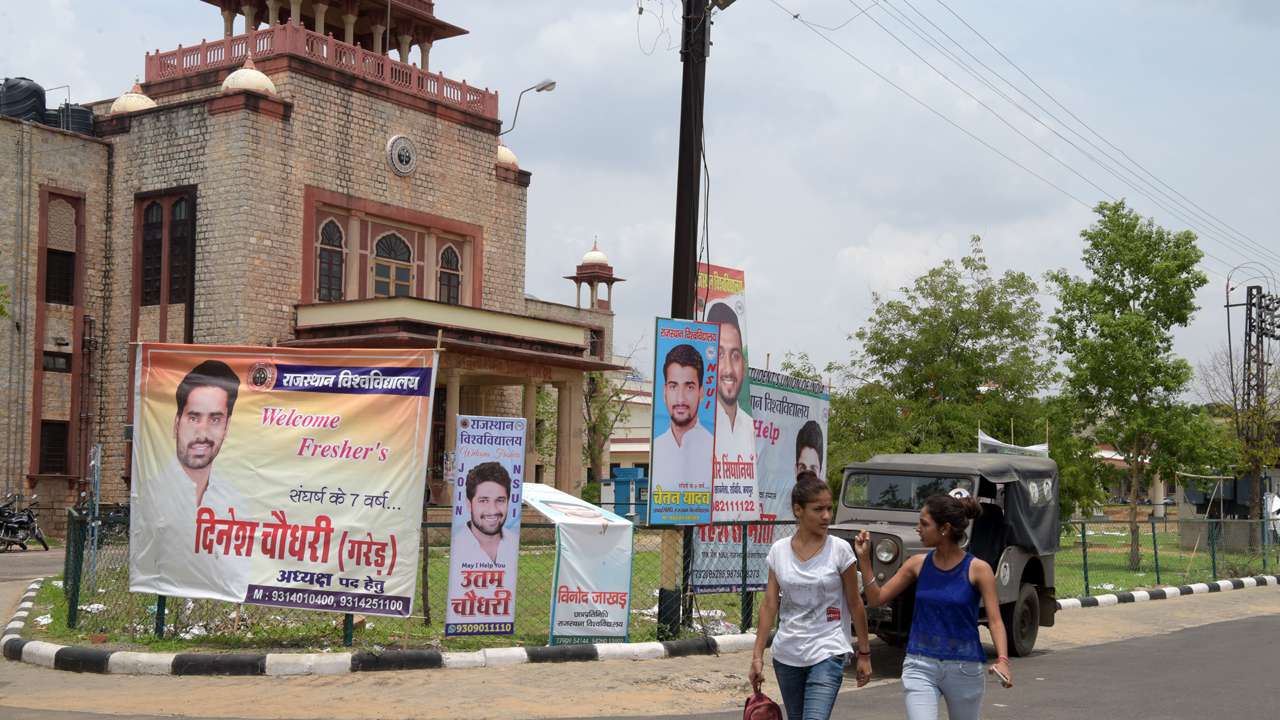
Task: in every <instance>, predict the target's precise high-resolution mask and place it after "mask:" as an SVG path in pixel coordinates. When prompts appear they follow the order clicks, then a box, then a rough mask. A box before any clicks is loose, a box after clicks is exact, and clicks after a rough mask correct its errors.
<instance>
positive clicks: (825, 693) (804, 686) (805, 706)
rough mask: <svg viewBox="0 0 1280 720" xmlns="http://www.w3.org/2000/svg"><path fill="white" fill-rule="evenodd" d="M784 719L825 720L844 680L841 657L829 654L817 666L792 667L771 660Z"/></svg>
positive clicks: (833, 705)
mask: <svg viewBox="0 0 1280 720" xmlns="http://www.w3.org/2000/svg"><path fill="white" fill-rule="evenodd" d="M773 673H774V675H776V676H777V677H778V691H779V692H781V693H782V704H783V705H784V706H786V708H787V720H828V718H830V717H831V708H833V707H835V704H836V693H837V692H839V691H840V683H842V682H843V681H844V656H843V655H832V656H831V657H829V658H827V659H826V660H823V661H822V662H820V663H818V664H817V665H810V666H809V667H794V666H792V665H785V664H783V663H780V662H778V661H777V660H774V661H773Z"/></svg>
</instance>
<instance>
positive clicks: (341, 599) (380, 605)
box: [244, 585, 410, 617]
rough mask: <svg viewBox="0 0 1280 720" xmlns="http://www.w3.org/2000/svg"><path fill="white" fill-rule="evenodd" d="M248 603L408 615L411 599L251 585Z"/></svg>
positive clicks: (247, 596) (246, 595)
mask: <svg viewBox="0 0 1280 720" xmlns="http://www.w3.org/2000/svg"><path fill="white" fill-rule="evenodd" d="M244 599H245V602H247V603H252V604H254V605H274V606H276V607H294V608H303V609H306V610H330V611H333V612H352V611H359V612H367V613H373V614H376V615H396V616H399V617H408V616H409V607H410V602H409V598H407V597H404V596H400V595H366V594H364V593H349V592H338V591H334V590H298V589H295V588H282V587H272V586H270V585H250V586H249V592H247V593H245V598H244Z"/></svg>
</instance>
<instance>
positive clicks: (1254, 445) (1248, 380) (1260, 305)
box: [1241, 285, 1280, 519]
mask: <svg viewBox="0 0 1280 720" xmlns="http://www.w3.org/2000/svg"><path fill="white" fill-rule="evenodd" d="M1244 305H1245V322H1244V378H1243V382H1242V384H1241V389H1242V391H1243V392H1242V396H1243V397H1242V399H1243V401H1244V402H1243V403H1242V405H1243V409H1244V416H1245V426H1244V428H1243V429H1244V435H1245V442H1246V444H1247V445H1248V446H1249V447H1250V449H1251V450H1253V452H1251V453H1250V456H1251V465H1252V467H1250V472H1251V474H1252V475H1253V501H1252V502H1251V503H1250V505H1251V507H1250V510H1251V512H1250V515H1252V516H1253V517H1254V518H1255V519H1261V518H1262V513H1263V512H1264V510H1263V507H1262V491H1263V487H1262V470H1263V468H1262V462H1261V454H1260V453H1259V452H1258V449H1259V447H1260V446H1261V445H1263V444H1265V443H1267V442H1269V441H1270V435H1271V433H1273V432H1274V430H1273V428H1272V427H1271V413H1270V412H1269V410H1270V408H1268V407H1267V404H1268V402H1269V399H1268V397H1267V374H1268V370H1269V368H1270V365H1271V363H1269V362H1267V341H1268V340H1280V322H1278V319H1277V311H1280V296H1277V295H1271V294H1269V293H1264V292H1263V291H1262V286H1261V285H1250V286H1249V287H1248V288H1247V289H1246V295H1245V304H1244Z"/></svg>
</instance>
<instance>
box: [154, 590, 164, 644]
mask: <svg viewBox="0 0 1280 720" xmlns="http://www.w3.org/2000/svg"><path fill="white" fill-rule="evenodd" d="M164 605H165V596H163V595H157V596H156V637H158V638H163V637H164Z"/></svg>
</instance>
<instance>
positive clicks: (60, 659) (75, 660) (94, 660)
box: [53, 646, 111, 673]
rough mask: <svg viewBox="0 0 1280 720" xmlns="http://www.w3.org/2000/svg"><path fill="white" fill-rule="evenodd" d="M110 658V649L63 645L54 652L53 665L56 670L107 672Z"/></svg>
mask: <svg viewBox="0 0 1280 720" xmlns="http://www.w3.org/2000/svg"><path fill="white" fill-rule="evenodd" d="M110 659H111V651H110V650H100V649H98V648H91V647H75V646H69V647H63V648H62V649H61V650H58V652H57V653H55V654H54V656H53V667H54V669H55V670H70V671H71V672H92V673H106V672H107V663H108V662H109V661H110Z"/></svg>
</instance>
